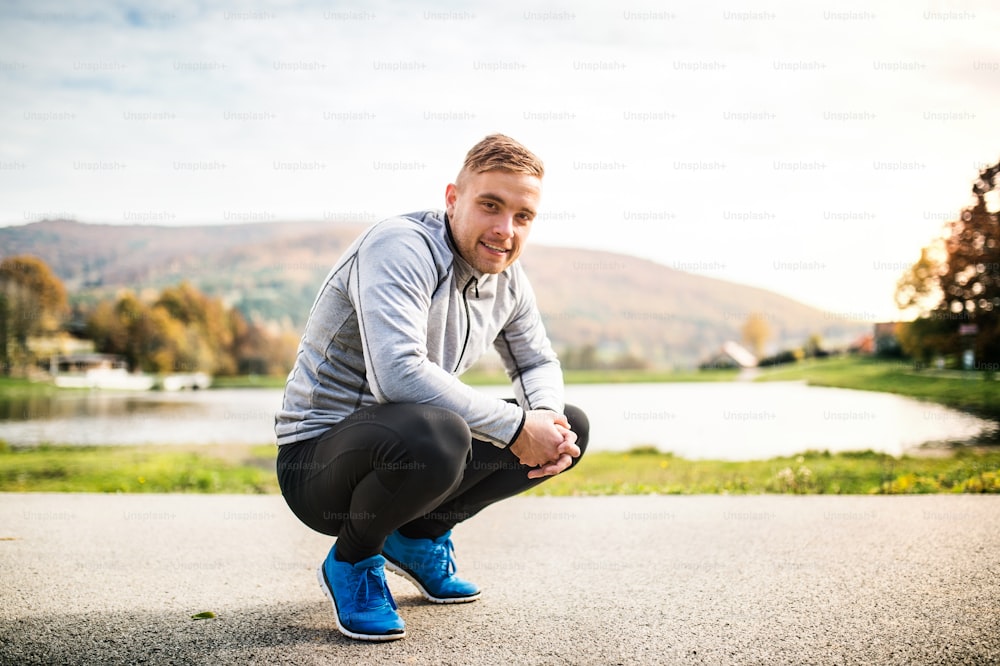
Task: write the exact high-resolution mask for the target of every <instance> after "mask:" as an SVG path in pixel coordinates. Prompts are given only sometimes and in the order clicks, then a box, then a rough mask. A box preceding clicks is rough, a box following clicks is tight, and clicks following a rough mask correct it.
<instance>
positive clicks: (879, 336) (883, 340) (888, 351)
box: [872, 321, 902, 355]
mask: <svg viewBox="0 0 1000 666" xmlns="http://www.w3.org/2000/svg"><path fill="white" fill-rule="evenodd" d="M899 327H900V323H899V322H896V321H887V322H879V323H876V324H875V330H874V331H873V333H872V342H873V345H874V347H875V353H876V354H883V355H892V354H898V353H899V352H900V350H901V349H902V346H901V345H900V343H899Z"/></svg>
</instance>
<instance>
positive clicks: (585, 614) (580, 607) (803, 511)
mask: <svg viewBox="0 0 1000 666" xmlns="http://www.w3.org/2000/svg"><path fill="white" fill-rule="evenodd" d="M454 536H455V545H456V549H457V558H458V564H459V572H460V573H461V574H462V575H463V576H465V577H467V578H470V579H472V580H474V581H476V582H477V583H479V584H480V586H481V587H482V588H483V597H482V599H481V600H479V601H476V602H474V603H469V604H456V605H448V606H439V605H433V604H429V603H426V602H424V601H423V600H422V598H421V597H420V596H419V595H418V593H417V592H416V590H415V589H414V588H413V587H412V586H411V585H410V584H409V583H408V582H407V581H406V580H404V579H402V578H399V577H396V576H394V575H392V574H389V582H390V587H391V589H392V591H393V593H394V595H395V597H396V600H397V602H398V603H399V606H400V611H401V612H402V613H403V617H404V618H405V620H406V622H407V637H406V638H405V639H403V640H400V641H394V642H390V643H383V644H370V643H361V642H356V641H352V640H350V639H347V638H344V637H342V636H341V635H340V634H339V633H338V632H337V630H336V628H335V626H334V622H333V610H332V608H331V607H330V605H329V603H328V602H327V600H326V598H325V597H324V596H323V593H322V592H321V590H320V589H319V587H318V585H317V583H316V576H315V569H316V566H317V564H318V563H319V561H320V560H321V559H322V558H323V557H324V556H325V555H326V552H327V550H328V548H329V546H330V541H329V539H328V538H327V537H324V536H322V535H319V534H317V533H314V532H312V531H310V530H309V529H307V528H306V527H304V526H303V525H301V524H300V523H299V522H298V521H297V520H296V519H295V518H294V516H292V515H291V513H290V512H289V511H288V510H287V508H286V507H285V505H284V503H283V501H282V499H281V498H280V497H278V496H233V495H223V496H219V495H98V494H0V662H2V663H4V664H33V663H43V664H53V663H68V664H134V663H149V664H341V663H343V664H366V663H371V664H483V665H485V664H490V665H492V664H866V665H867V664H907V665H910V664H1000V497H980V496H945V495H932V496H911V497H824V496H804V497H791V496H744V497H724V496H692V497H659V496H643V497H594V498H588V497H581V498H542V497H537V498H535V497H517V498H514V499H511V500H508V501H506V502H502V503H499V504H497V505H494V506H492V507H490V508H489V509H487V510H486V511H484V512H483V513H482V514H481V515H479V516H478V517H476V518H474V519H473V520H470V521H469V522H467V523H465V524H463V525H460V526H459V527H458V528H457V529H456V530H455V535H454ZM205 611H210V612H212V613H214V615H215V617H214V618H210V619H197V620H196V619H192V615H194V614H196V613H201V612H205Z"/></svg>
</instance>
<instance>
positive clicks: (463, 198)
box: [445, 171, 542, 273]
mask: <svg viewBox="0 0 1000 666" xmlns="http://www.w3.org/2000/svg"><path fill="white" fill-rule="evenodd" d="M541 196H542V181H541V179H540V178H538V177H537V176H530V175H527V174H520V173H511V172H509V171H484V172H483V173H476V174H466V176H465V178H462V179H461V187H459V186H457V185H454V184H452V185H448V188H447V189H446V190H445V203H446V205H447V210H448V218H449V220H450V221H451V233H452V236H454V238H455V244H456V245H457V246H458V253H459V254H460V255H461V256H462V258H463V259H465V261H467V262H468V263H469V264H470V265H471V266H472V267H473V268H475V269H477V270H479V271H482V272H483V273H500V272H501V271H503V270H505V269H506V268H507V267H508V266H510V265H511V264H512V263H514V260H516V259H517V258H518V256H520V254H521V250H522V249H523V248H524V244H525V242H526V241H527V240H528V231H530V229H531V222H532V220H534V219H535V215H536V214H537V211H538V202H539V200H540V199H541Z"/></svg>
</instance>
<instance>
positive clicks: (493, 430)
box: [350, 225, 525, 446]
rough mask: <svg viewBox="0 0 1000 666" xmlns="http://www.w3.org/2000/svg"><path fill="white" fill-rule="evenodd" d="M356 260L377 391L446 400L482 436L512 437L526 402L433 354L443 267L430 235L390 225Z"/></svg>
mask: <svg viewBox="0 0 1000 666" xmlns="http://www.w3.org/2000/svg"><path fill="white" fill-rule="evenodd" d="M357 262H358V267H357V273H356V275H357V278H356V280H355V281H354V283H353V284H351V286H350V297H351V300H352V301H353V305H354V308H355V312H356V313H357V317H358V327H359V330H360V333H361V343H362V345H363V353H364V358H365V369H366V372H367V375H368V383H369V386H370V387H371V391H372V394H373V395H374V396H375V399H376V400H378V401H379V402H380V403H390V402H408V403H419V404H428V405H436V406H438V407H444V408H446V409H449V410H451V411H453V412H455V413H456V414H458V415H459V416H461V417H462V418H463V419H464V420H465V422H466V423H467V424H468V425H469V428H470V430H471V431H472V433H473V435H474V436H475V437H476V438H477V439H484V440H487V441H490V442H492V443H493V444H496V445H497V446H507V445H509V444H510V443H511V442H512V441H513V440H514V439H515V438H516V437H517V435H518V434H519V433H520V430H521V427H522V426H523V424H524V418H525V413H524V410H523V409H521V408H520V407H518V406H517V405H513V404H510V403H508V402H505V401H503V400H500V399H498V398H491V397H489V396H487V395H485V394H484V393H482V392H480V391H476V390H474V389H473V388H471V387H469V386H467V385H465V384H463V383H462V382H461V381H459V379H458V378H457V377H455V376H453V375H451V374H450V373H449V372H447V371H446V370H444V369H443V368H441V367H440V366H438V365H437V364H435V363H433V362H431V361H430V360H429V359H428V358H427V322H428V316H429V312H430V305H431V296H432V294H433V293H434V291H435V290H436V289H437V288H438V287H439V285H438V280H439V275H440V274H441V273H440V272H439V270H438V267H437V265H436V263H435V260H434V254H433V252H432V250H431V248H430V246H429V245H428V240H427V239H426V238H425V237H424V236H423V235H422V234H421V233H420V232H418V231H416V230H413V229H408V228H406V227H399V226H396V227H392V226H388V225H387V226H386V228H385V231H383V232H381V233H374V234H371V235H370V236H369V238H368V239H367V240H366V241H365V242H364V243H362V245H361V246H360V248H359V249H358V253H357Z"/></svg>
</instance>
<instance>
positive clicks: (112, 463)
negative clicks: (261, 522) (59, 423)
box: [0, 445, 1000, 495]
mask: <svg viewBox="0 0 1000 666" xmlns="http://www.w3.org/2000/svg"><path fill="white" fill-rule="evenodd" d="M274 456H275V447H274V446H271V445H262V446H256V447H250V446H230V447H200V448H197V449H195V448H180V447H112V446H107V447H69V446H66V447H61V446H58V447H57V446H43V447H38V448H26V449H12V448H9V447H0V491H4V492H14V491H18V492H43V491H45V492H125V493H142V492H155V493H253V494H261V493H277V492H279V491H278V485H277V481H276V479H275V474H274ZM998 492H1000V451H998V450H991V449H988V448H982V447H980V448H974V449H973V448H970V449H957V450H955V451H954V452H941V453H939V454H937V455H932V456H903V457H901V458H896V457H893V456H888V455H884V454H880V453H874V452H871V451H866V452H859V453H839V454H830V453H826V452H807V453H804V454H802V455H798V456H788V457H779V458H773V459H770V460H758V461H742V462H731V461H721V460H686V459H684V458H678V457H676V456H673V455H671V454H667V453H659V452H657V451H655V450H653V449H650V448H637V449H633V450H632V451H629V452H625V453H614V452H592V453H589V454H588V455H587V456H586V457H585V458H584V459H583V460H581V461H580V464H579V466H577V467H576V468H575V469H573V470H572V471H570V472H567V473H566V474H562V475H559V476H557V477H555V478H553V479H549V480H548V481H546V482H545V483H543V484H542V485H540V486H538V487H537V488H535V489H534V490H532V491H530V494H533V495H636V494H650V493H655V494H684V495H688V494H763V493H784V494H879V493H885V494H902V493H905V494H910V493H998Z"/></svg>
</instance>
